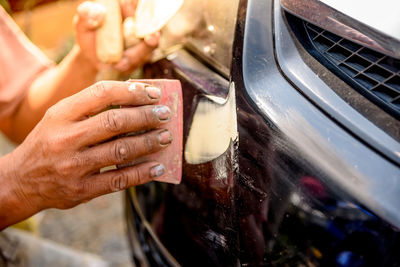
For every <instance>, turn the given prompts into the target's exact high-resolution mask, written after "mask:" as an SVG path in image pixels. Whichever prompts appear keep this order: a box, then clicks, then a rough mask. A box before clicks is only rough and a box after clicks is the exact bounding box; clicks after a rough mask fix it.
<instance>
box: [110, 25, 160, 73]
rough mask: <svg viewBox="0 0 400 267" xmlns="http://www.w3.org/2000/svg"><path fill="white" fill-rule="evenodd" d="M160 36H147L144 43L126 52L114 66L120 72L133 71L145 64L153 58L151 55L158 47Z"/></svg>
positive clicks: (157, 34) (156, 34)
mask: <svg viewBox="0 0 400 267" xmlns="http://www.w3.org/2000/svg"><path fill="white" fill-rule="evenodd" d="M159 39H160V34H159V33H158V32H157V33H154V34H152V35H149V36H147V37H146V38H145V39H144V41H143V42H140V43H139V44H137V45H136V46H134V47H131V48H128V49H127V50H125V52H124V54H123V56H122V59H121V60H120V61H119V62H118V63H116V64H115V65H114V68H115V69H116V70H118V71H120V72H128V71H132V70H134V69H136V68H138V67H139V66H141V65H143V64H145V63H146V62H147V61H148V60H149V59H150V57H151V53H152V52H153V51H154V49H155V48H156V47H157V46H158V42H159Z"/></svg>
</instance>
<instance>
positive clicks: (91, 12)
mask: <svg viewBox="0 0 400 267" xmlns="http://www.w3.org/2000/svg"><path fill="white" fill-rule="evenodd" d="M120 1H121V9H122V10H121V11H122V15H123V18H125V17H126V16H132V13H134V7H135V3H134V1H133V0H120ZM131 1H133V2H131ZM105 13H106V10H105V7H104V6H103V5H101V4H99V3H95V2H90V1H87V2H83V3H82V4H80V5H79V7H78V9H77V14H76V15H75V17H74V26H75V31H76V43H77V46H78V47H79V48H80V50H81V51H82V54H83V55H84V56H85V57H86V58H87V60H88V62H90V63H91V64H93V66H95V68H96V69H97V70H99V69H101V68H104V67H105V66H104V64H103V63H101V62H100V61H99V60H98V57H97V55H96V30H97V29H98V28H99V27H100V26H101V25H102V23H103V22H104V18H105ZM159 38H160V34H159V33H158V32H157V33H154V34H152V35H149V36H146V37H145V38H144V40H143V41H141V42H139V43H138V44H136V45H135V46H133V47H129V48H127V49H126V50H125V51H124V53H123V56H122V58H121V60H120V61H119V62H117V63H116V64H114V65H113V66H112V67H113V68H114V69H115V70H117V71H119V72H121V73H130V72H132V71H133V70H135V69H136V68H138V67H140V66H142V65H143V64H144V63H146V62H147V61H148V60H149V59H150V57H151V53H152V52H153V50H154V49H155V48H156V47H157V46H158V42H159Z"/></svg>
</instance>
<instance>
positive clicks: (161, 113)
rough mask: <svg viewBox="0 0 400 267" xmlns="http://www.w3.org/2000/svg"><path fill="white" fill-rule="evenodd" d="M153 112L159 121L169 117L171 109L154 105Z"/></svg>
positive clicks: (166, 119)
mask: <svg viewBox="0 0 400 267" xmlns="http://www.w3.org/2000/svg"><path fill="white" fill-rule="evenodd" d="M153 112H154V114H155V115H156V116H157V118H158V119H159V120H160V121H168V120H169V119H170V114H171V111H170V110H169V108H168V107H167V106H156V107H155V108H154V109H153Z"/></svg>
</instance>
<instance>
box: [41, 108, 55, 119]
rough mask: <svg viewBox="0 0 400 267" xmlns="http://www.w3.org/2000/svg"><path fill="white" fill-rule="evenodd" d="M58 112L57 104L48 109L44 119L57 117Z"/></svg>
mask: <svg viewBox="0 0 400 267" xmlns="http://www.w3.org/2000/svg"><path fill="white" fill-rule="evenodd" d="M57 114H58V109H57V105H54V106H51V107H50V108H49V109H47V111H46V113H45V115H44V119H53V118H55V117H57Z"/></svg>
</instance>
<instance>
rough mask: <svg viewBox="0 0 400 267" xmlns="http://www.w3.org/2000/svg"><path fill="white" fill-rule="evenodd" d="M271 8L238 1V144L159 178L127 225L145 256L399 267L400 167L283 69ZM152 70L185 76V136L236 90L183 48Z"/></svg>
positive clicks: (157, 261) (144, 189)
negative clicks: (175, 181) (170, 178)
mask: <svg viewBox="0 0 400 267" xmlns="http://www.w3.org/2000/svg"><path fill="white" fill-rule="evenodd" d="M246 7H247V13H246ZM272 11H273V5H272V1H257V0H252V1H249V3H247V1H241V5H240V7H239V13H238V25H237V29H236V39H235V43H234V45H233V47H234V48H233V61H232V69H231V82H234V84H235V88H236V105H237V127H238V131H239V142H235V143H231V144H230V145H229V148H228V149H227V151H226V152H225V153H223V154H222V155H221V156H219V157H218V158H216V159H214V160H212V161H210V162H206V163H202V164H189V163H188V162H185V161H184V164H183V178H182V183H181V184H180V185H178V186H173V185H163V184H158V183H151V184H148V185H145V186H140V187H137V188H136V193H134V194H130V195H129V197H128V211H129V212H131V213H133V215H132V214H131V216H128V218H130V219H128V220H130V221H128V223H129V225H130V226H131V227H132V228H135V229H136V231H137V235H138V236H141V235H142V236H143V238H142V241H143V242H142V241H140V240H139V243H140V244H141V246H139V247H141V249H142V251H143V252H144V254H145V255H146V257H147V261H146V262H147V264H149V265H150V266H176V265H174V264H175V263H179V264H181V265H182V266H398V265H399V264H400V255H399V254H398V253H397V252H398V249H399V248H400V235H399V230H398V227H399V225H400V223H399V222H400V220H399V215H398V211H397V210H398V203H400V201H399V199H398V196H399V195H400V194H399V192H398V189H397V187H396V186H397V185H398V184H399V183H398V179H400V175H399V174H400V173H399V168H398V166H396V165H395V164H393V163H392V162H390V161H388V160H386V159H385V158H384V157H382V156H380V154H379V153H376V152H375V151H374V150H372V149H371V148H370V147H369V146H366V145H365V143H363V142H362V141H360V140H359V139H357V138H356V137H354V136H353V135H351V134H349V132H347V131H346V130H345V129H343V128H342V127H341V126H340V125H338V124H337V123H336V122H335V121H334V120H332V119H331V117H329V116H328V114H327V113H326V112H323V111H321V109H319V108H317V107H316V106H315V105H314V104H313V103H312V102H310V101H309V100H308V99H307V98H305V97H304V95H303V94H301V93H300V92H299V90H298V89H297V88H296V87H294V86H293V85H292V83H289V82H288V80H286V78H285V77H284V76H282V74H281V72H280V71H279V66H277V65H276V61H275V57H274V51H273V47H274V45H273V28H272V17H269V16H267V15H266V14H271V16H272ZM246 16H247V17H246ZM246 18H247V19H246ZM146 75H148V77H153V78H158V77H164V78H172V77H174V78H179V79H181V82H182V87H183V88H184V91H183V97H184V122H185V123H184V124H185V125H184V142H186V140H187V137H188V133H189V130H190V127H191V122H192V117H193V114H194V111H195V110H196V107H197V104H198V103H199V101H201V99H203V98H204V97H205V95H213V96H217V97H226V96H227V94H228V89H229V82H228V81H227V80H226V79H224V78H222V77H221V76H219V75H218V74H216V73H215V72H214V71H213V69H212V68H210V67H209V66H207V65H205V64H203V63H202V62H200V61H198V60H197V59H196V56H195V55H192V54H189V53H187V52H183V51H180V52H179V53H177V54H176V55H174V56H171V57H170V58H169V59H168V60H162V61H159V62H157V63H156V64H154V65H152V66H150V67H149V68H148V69H147V70H146ZM207 130H208V129H207V128H204V131H207ZM132 200H136V201H137V205H136V206H135V205H132V202H133V201H132ZM132 211H133V212H132ZM138 211H139V213H140V214H142V216H141V217H140V216H139V217H138V216H136V217H135V215H134V214H135V212H138ZM143 222H144V223H145V224H144V225H145V226H144V227H143ZM389 222H390V223H389ZM146 227H147V228H146ZM144 228H146V229H144ZM153 234H154V235H153ZM154 240H156V241H154ZM144 241H151V242H150V243H148V242H144ZM157 242H160V243H162V244H163V246H160V245H152V244H157ZM149 244H150V245H149ZM137 245H139V244H137ZM163 248H165V249H166V250H168V251H169V253H170V254H169V253H165V251H164V252H163ZM135 249H138V246H136V247H135ZM134 255H136V258H138V256H137V255H141V254H140V253H138V252H135V253H134ZM160 255H161V256H160ZM168 258H169V260H167V259H168ZM171 259H173V260H171ZM143 266H146V265H145V264H144V265H143Z"/></svg>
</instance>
